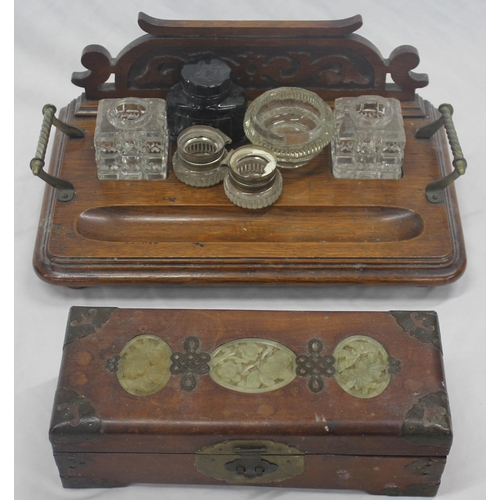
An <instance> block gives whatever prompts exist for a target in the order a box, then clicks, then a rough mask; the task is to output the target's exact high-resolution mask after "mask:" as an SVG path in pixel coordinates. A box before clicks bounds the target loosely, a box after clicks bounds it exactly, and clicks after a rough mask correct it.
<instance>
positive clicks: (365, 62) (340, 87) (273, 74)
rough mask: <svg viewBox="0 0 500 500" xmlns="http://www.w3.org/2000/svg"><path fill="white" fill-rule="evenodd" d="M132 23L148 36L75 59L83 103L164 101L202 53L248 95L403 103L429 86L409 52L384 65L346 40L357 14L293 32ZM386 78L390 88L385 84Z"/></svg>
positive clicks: (261, 26) (281, 26)
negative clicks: (289, 90) (299, 90)
mask: <svg viewBox="0 0 500 500" xmlns="http://www.w3.org/2000/svg"><path fill="white" fill-rule="evenodd" d="M141 16H142V17H141ZM141 21H143V22H142V23H141ZM139 24H140V25H141V27H142V28H143V29H145V30H146V31H147V32H149V33H153V34H149V35H146V36H143V37H141V38H138V39H137V40H136V41H134V42H132V43H131V44H129V45H128V46H127V47H125V49H123V50H122V51H121V53H120V54H119V56H118V57H117V58H116V59H113V58H112V57H111V55H110V54H109V52H108V51H107V50H106V49H105V48H104V47H101V46H100V45H89V46H88V47H86V48H85V49H84V51H83V54H82V59H81V61H82V64H83V66H84V67H85V68H87V71H83V72H77V73H74V74H73V77H72V81H73V83H74V84H75V85H77V86H80V87H83V88H85V93H86V97H87V99H102V98H116V97H127V96H135V97H150V98H152V97H165V95H166V92H167V91H168V89H169V88H170V87H171V86H172V85H174V84H175V83H177V82H178V81H179V79H180V70H181V68H182V65H183V64H184V62H186V61H187V60H188V59H191V58H193V57H199V56H204V55H210V56H215V57H219V58H221V59H223V60H224V61H226V62H227V63H228V64H229V65H230V66H231V68H232V71H233V78H234V79H235V81H236V82H237V83H239V84H240V85H242V86H243V87H244V88H245V89H246V90H247V91H249V93H250V94H252V93H253V94H252V95H250V97H255V96H256V95H258V94H260V93H262V92H263V91H265V90H268V89H270V88H275V87H279V86H287V85H288V86H298V87H304V88H309V89H311V90H314V91H316V92H318V93H320V95H322V97H323V98H327V99H333V98H335V97H336V96H340V95H342V93H344V95H345V91H346V90H348V91H349V92H350V95H356V92H357V94H358V95H361V94H365V93H377V94H380V95H385V96H387V97H397V98H400V99H402V100H410V99H413V97H414V92H415V89H417V88H420V87H424V86H425V85H427V83H428V79H427V75H423V74H416V73H413V72H412V71H411V70H412V69H414V68H415V67H416V66H417V65H418V63H419V57H418V52H417V51H416V49H414V48H413V47H411V46H407V45H403V46H400V47H398V48H397V49H395V50H394V51H393V52H392V54H391V56H390V57H389V59H384V58H382V56H381V55H380V53H379V52H378V50H377V49H376V48H375V47H374V46H373V45H372V44H371V43H370V42H368V41H367V40H366V39H364V38H362V37H360V36H358V35H355V34H352V32H353V31H355V30H357V29H358V28H359V27H360V26H361V18H359V16H356V20H355V22H354V21H353V22H352V24H351V25H349V26H347V27H346V26H345V23H344V24H342V22H339V24H338V25H336V24H335V22H330V25H329V26H328V27H325V26H324V23H319V22H318V23H314V22H310V23H299V24H300V26H297V25H296V24H293V23H288V24H287V23H273V22H271V21H270V22H267V23H266V22H259V23H255V24H253V23H245V22H240V23H238V22H235V23H231V24H226V23H221V22H217V21H211V22H208V21H207V22H205V23H194V22H193V23H186V22H176V21H160V20H154V19H153V18H148V23H146V24H145V23H144V15H140V17H139ZM273 28H276V29H273ZM347 28H349V29H347ZM214 30H215V31H216V32H217V36H213V33H212V31H214ZM113 74H114V75H115V77H114V82H111V81H109V80H110V79H111V77H112V75H113ZM387 74H390V75H391V76H392V80H393V82H394V83H392V84H388V83H386V75H387Z"/></svg>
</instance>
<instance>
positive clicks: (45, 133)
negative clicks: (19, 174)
mask: <svg viewBox="0 0 500 500" xmlns="http://www.w3.org/2000/svg"><path fill="white" fill-rule="evenodd" d="M56 111H57V109H56V107H55V106H54V105H53V104H46V105H45V106H44V107H43V109H42V113H43V121H42V128H41V130H40V138H39V139H38V146H37V148H36V153H35V154H36V156H35V157H34V158H33V159H32V160H31V161H30V168H31V171H32V172H33V175H36V176H37V177H40V179H42V180H43V181H45V182H46V183H47V184H49V185H51V186H52V187H54V188H56V189H57V199H58V200H59V201H63V202H66V201H71V200H72V199H73V196H74V195H75V189H74V187H73V184H71V182H69V181H66V180H64V179H60V178H58V177H54V176H52V175H50V174H48V173H47V172H45V170H44V169H43V167H44V166H45V154H46V152H47V145H48V142H49V137H50V130H51V128H52V125H54V127H56V128H57V129H59V130H60V131H61V132H63V133H64V134H66V135H67V136H68V137H71V138H82V137H84V136H85V131H84V130H83V129H81V128H80V127H74V126H72V125H68V124H67V123H64V122H62V121H60V120H59V119H58V118H56V116H55V113H56Z"/></svg>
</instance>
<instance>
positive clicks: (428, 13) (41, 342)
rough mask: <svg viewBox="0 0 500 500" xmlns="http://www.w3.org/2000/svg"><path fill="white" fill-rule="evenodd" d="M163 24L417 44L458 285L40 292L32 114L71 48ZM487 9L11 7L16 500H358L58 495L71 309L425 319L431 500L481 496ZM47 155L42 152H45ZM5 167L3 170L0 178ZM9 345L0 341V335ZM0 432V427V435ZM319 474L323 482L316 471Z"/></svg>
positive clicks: (60, 75) (49, 0) (404, 2)
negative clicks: (303, 29)
mask: <svg viewBox="0 0 500 500" xmlns="http://www.w3.org/2000/svg"><path fill="white" fill-rule="evenodd" d="M140 11H144V12H146V13H147V14H149V15H152V16H154V17H158V18H163V19H196V20H205V19H225V20H233V19H241V20H259V19H263V20H281V19H287V20H331V19H342V18H346V17H349V16H352V15H354V14H361V15H362V16H363V20H364V25H363V27H362V28H361V29H360V30H359V32H358V33H359V34H360V35H362V36H364V37H366V38H367V39H368V40H370V41H371V42H373V43H374V45H375V46H377V47H378V48H379V50H380V51H381V53H382V55H383V56H384V57H389V55H390V53H391V51H392V50H393V49H394V48H395V47H397V46H399V45H403V44H409V45H413V46H415V47H416V48H417V49H418V51H419V53H420V59H421V62H420V65H419V66H418V68H417V69H416V70H415V71H418V72H422V73H427V74H428V75H429V79H430V84H429V86H428V87H426V88H424V89H421V90H420V91H419V94H420V95H421V96H423V97H424V98H425V99H428V100H429V101H430V102H432V103H433V104H434V105H436V106H437V105H439V104H441V103H443V102H450V103H451V104H452V105H453V106H454V108H455V115H454V120H455V124H456V128H457V130H458V135H459V138H460V142H461V144H462V148H463V151H464V154H465V156H466V158H467V160H468V162H469V170H468V172H467V174H466V175H465V176H464V177H462V178H460V179H459V180H458V181H457V184H456V188H457V193H458V201H459V206H460V211H461V217H462V223H463V230H464V234H465V240H466V247H467V254H468V267H467V271H466V273H465V275H464V276H463V277H462V278H461V279H460V280H458V281H457V282H456V283H454V284H451V285H448V286H445V287H437V288H410V287H394V288H391V287H386V288H376V287H354V286H348V287H320V288H305V287H289V288H278V287H271V288H258V287H240V288H230V287H222V288H209V287H195V288H186V287H143V288H134V287H123V288H111V287H105V288H87V289H81V290H72V289H68V288H59V287H55V286H53V285H49V284H46V283H44V282H42V281H41V280H40V279H39V278H38V277H37V276H36V275H35V273H34V271H33V269H32V264H31V261H32V254H33V247H34V241H35V235H36V231H37V225H38V217H39V213H40V207H41V202H42V196H43V191H44V184H43V182H42V181H41V180H39V179H37V178H35V177H33V176H32V174H31V172H30V170H29V161H30V159H31V158H32V157H33V156H34V153H35V149H36V144H37V141H38V135H39V131H40V125H41V117H42V115H41V108H42V106H43V105H44V104H46V103H48V102H51V103H53V104H55V105H56V106H57V107H58V108H62V107H64V106H65V105H66V104H68V103H69V102H70V101H71V100H72V99H74V98H75V97H77V96H78V95H79V94H80V93H81V89H80V88H78V87H75V86H74V85H73V84H72V83H71V81H70V78H71V74H72V72H73V71H81V70H83V69H84V68H83V67H82V66H81V63H80V56H81V52H82V49H83V48H84V47H85V46H87V45H90V44H100V45H103V46H104V47H106V48H107V49H108V50H109V52H110V53H111V55H112V56H116V55H117V54H118V53H119V51H120V50H121V49H122V48H123V47H124V46H125V45H127V44H128V43H129V42H131V41H133V40H135V39H136V38H138V37H139V36H141V35H142V34H143V33H142V31H141V30H140V28H139V27H138V25H137V14H138V13H139V12H140ZM484 138H485V6H484V3H483V1H474V2H471V1H468V0H440V1H435V0H420V1H419V2H415V1H413V0H392V1H391V0H381V1H377V2H375V1H369V0H362V1H346V0H337V1H329V0H286V1H277V0H275V1H270V0H252V1H239V2H236V1H231V0H211V1H206V0H183V1H181V2H173V1H163V2H160V1H147V0H144V1H141V2H139V1H133V0H108V1H106V2H100V1H96V0H88V1H81V0H80V1H77V0H75V1H72V2H69V1H67V0H45V1H43V2H40V1H39V0H17V1H16V2H15V153H14V178H15V258H14V262H15V410H16V416H15V439H16V445H15V447H16V458H15V472H16V475H15V484H16V497H17V498H18V499H19V500H27V499H37V500H46V499H57V498H74V499H86V498H97V497H99V498H103V499H104V498H105V499H106V500H108V499H114V498H120V499H122V500H125V499H137V498H148V499H150V500H154V499H164V498H167V497H168V498H170V499H179V500H181V499H190V500H192V499H197V498H200V499H201V498H203V499H205V500H208V499H215V498H217V499H219V500H223V499H233V498H235V496H237V497H238V498H242V499H253V498H274V497H276V496H280V497H281V498H286V499H290V500H295V499H299V498H303V495H304V494H305V493H306V494H307V496H308V498H311V499H317V500H320V499H321V500H322V499H327V498H328V499H337V498H338V499H340V498H350V499H353V500H355V499H358V498H359V499H361V498H367V496H366V494H364V493H361V492H342V491H338V492H334V493H332V492H327V491H312V490H310V491H307V492H302V491H300V490H288V489H271V488H254V487H249V488H245V487H200V486H181V487H179V486H158V485H134V486H130V487H127V488H120V489H115V490H63V489H62V487H61V484H60V481H59V477H58V473H57V469H56V466H55V463H54V460H53V458H52V454H51V448H50V444H49V441H48V437H47V432H48V426H49V418H50V412H51V407H52V401H53V395H54V391H55V388H56V381H57V376H58V371H59V365H60V360H61V350H62V340H63V335H64V331H65V326H66V318H67V313H68V309H69V307H70V306H72V305H94V306H118V307H155V308H230V309H242V308H244V309H285V310H287V309H288V310H303V309H305V310H328V311H340V310H349V311H352V310H389V309H417V310H418V309H420V310H425V309H434V310H436V311H437V312H438V314H439V317H440V324H441V330H442V340H443V345H444V353H445V368H446V374H447V382H448V390H449V396H450V402H451V409H452V417H453V425H454V432H455V441H454V444H453V447H452V450H451V454H450V456H449V461H448V465H447V467H446V469H445V472H444V475H443V480H442V486H441V489H440V492H439V496H440V497H441V498H446V499H449V500H470V499H472V498H474V499H480V498H484V496H485V473H484V470H485V274H486V273H485V218H486V217H485V178H486V173H485V172H486V165H485V164H486V160H485V157H486V155H485V139H484ZM49 150H50V147H49ZM9 167H10V165H4V168H7V169H8V168H9ZM4 333H5V335H10V332H9V331H6V332H4ZM5 432H7V433H8V432H9V430H8V429H5V428H4V433H5ZM324 472H325V474H329V471H324Z"/></svg>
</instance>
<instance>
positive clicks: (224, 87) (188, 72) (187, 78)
mask: <svg viewBox="0 0 500 500" xmlns="http://www.w3.org/2000/svg"><path fill="white" fill-rule="evenodd" d="M230 77H231V68H230V67H229V66H228V65H227V64H226V63H225V62H224V61H221V60H220V59H196V60H192V61H188V62H187V63H186V64H184V66H183V68H182V71H181V81H182V86H183V87H184V89H185V90H186V91H187V92H188V93H190V94H192V95H195V96H197V97H207V98H217V97H223V96H225V95H226V94H228V93H229V90H230V88H231V78H230Z"/></svg>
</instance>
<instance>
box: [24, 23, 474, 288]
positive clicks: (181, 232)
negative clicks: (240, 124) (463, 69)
mask: <svg viewBox="0 0 500 500" xmlns="http://www.w3.org/2000/svg"><path fill="white" fill-rule="evenodd" d="M139 24H140V26H141V27H142V28H143V29H144V30H145V31H146V32H147V33H148V34H147V35H145V36H143V37H141V38H139V39H137V40H136V41H135V42H133V43H131V44H129V45H128V46H127V47H125V49H123V51H122V52H121V53H120V54H119V55H118V57H117V58H115V59H113V58H112V57H111V56H110V54H109V53H108V52H107V51H106V49H104V48H103V47H100V46H96V45H92V46H89V47H87V48H86V49H85V50H84V52H83V55H82V64H83V65H84V66H85V67H86V68H88V71H85V72H82V73H75V74H74V75H73V83H75V84H76V85H78V86H81V87H84V88H85V93H84V94H83V95H82V96H81V97H79V98H78V99H76V100H75V101H73V102H71V103H70V104H69V105H68V106H67V107H65V108H64V109H62V110H61V112H60V114H59V119H60V120H61V121H62V122H65V123H67V124H69V125H73V126H77V127H80V128H81V129H83V130H84V131H85V134H84V137H83V138H69V137H67V136H66V135H65V134H63V133H62V132H60V131H59V130H58V131H56V133H55V138H54V144H53V150H52V157H51V163H50V167H49V172H50V173H51V174H52V175H53V176H55V177H57V178H61V179H65V180H67V181H69V182H70V183H71V184H72V185H73V186H74V196H73V198H72V199H71V201H69V202H68V201H60V200H59V199H58V192H57V190H56V189H54V188H53V187H51V186H47V188H46V193H45V198H44V201H43V207H42V212H41V219H40V226H39V232H38V237H37V242H36V248H35V255H34V266H35V269H36V271H37V273H38V274H39V276H40V277H41V278H42V279H44V280H46V281H48V282H50V283H53V284H59V285H67V286H71V287H82V286H93V285H126V284H134V285H146V284H172V283H184V284H342V283H350V284H370V285H378V284H406V285H441V284H447V283H449V282H452V281H454V280H455V279H457V278H458V277H459V276H460V275H461V274H462V273H463V271H464V269H465V250H464V243H463V236H462V230H461V225H460V218H459V213H458V206H457V201H456V196H455V190H454V187H453V185H450V186H448V187H447V188H446V189H444V190H443V191H442V196H443V199H442V201H441V202H439V203H432V202H431V201H429V200H428V199H427V197H426V187H427V186H428V185H429V184H430V183H431V182H433V181H436V180H438V179H440V178H443V177H445V176H446V175H448V174H450V172H451V162H450V157H449V153H448V149H449V146H448V141H447V138H446V134H445V130H444V128H441V129H439V130H438V131H437V132H436V133H435V134H433V135H432V136H431V137H430V138H424V139H417V138H416V137H415V133H416V131H417V130H418V129H420V128H421V127H423V126H425V125H428V124H430V123H432V122H434V121H436V120H437V119H438V118H440V117H441V114H440V112H439V111H437V110H436V109H435V108H434V107H433V106H432V105H431V104H430V103H428V102H426V101H423V100H422V99H421V98H420V97H419V96H417V95H416V94H415V89H416V88H420V87H423V86H425V85H427V83H428V80H427V76H426V75H423V74H416V73H413V72H412V71H411V69H413V68H415V67H416V66H417V65H418V62H419V58H418V53H417V51H416V50H415V49H414V48H412V47H409V46H401V47H398V48H397V49H395V50H394V51H393V52H392V54H391V56H390V58H389V59H384V58H382V56H381V55H380V53H379V52H378V51H377V49H376V48H375V47H374V46H373V45H372V44H371V43H369V42H368V41H367V40H365V39H363V38H362V37H360V36H358V35H355V34H352V33H353V31H355V30H357V29H358V28H359V27H360V26H361V18H360V17H359V16H355V17H353V18H351V19H348V20H344V21H334V22H185V21H161V20H157V19H152V18H149V17H148V16H146V15H144V14H140V15H139ZM201 54H207V55H208V54H211V55H215V56H217V57H220V58H222V59H224V60H225V61H226V62H228V63H229V64H230V66H231V68H232V74H233V78H234V79H235V81H236V82H237V83H238V84H240V85H241V86H243V87H244V88H245V89H246V91H247V94H248V97H249V99H250V100H251V99H253V98H255V97H256V96H258V95H260V94H261V93H263V92H264V91H266V90H268V89H270V88H273V87H280V86H286V85H292V86H297V87H303V88H308V89H310V90H312V91H314V92H316V93H317V94H319V95H320V96H321V97H322V98H323V99H324V100H326V101H327V102H328V103H329V104H330V105H332V106H333V104H334V101H335V99H336V98H337V97H345V96H357V95H367V94H376V95H382V96H385V97H396V98H398V99H399V100H400V101H401V104H402V111H403V118H404V126H405V131H406V140H407V142H406V148H405V158H404V163H403V177H402V178H401V179H399V180H350V179H335V178H333V176H332V173H331V160H330V151H329V148H328V147H327V148H325V149H324V150H323V151H322V152H321V153H320V155H319V156H317V157H316V158H315V159H314V160H312V161H311V162H310V163H309V164H307V165H306V166H304V167H302V168H299V169H282V175H283V181H284V188H283V193H282V195H281V197H280V198H279V200H278V201H277V202H276V203H275V204H274V205H273V206H271V207H268V208H265V209H261V210H253V211H252V210H245V209H241V208H239V207H236V206H235V205H233V204H232V203H231V202H230V201H229V200H228V199H227V198H226V196H225V194H224V190H223V189H222V187H221V186H220V185H218V186H214V187H210V188H193V187H190V186H187V185H185V184H182V183H181V182H179V181H178V180H177V179H176V177H175V175H174V173H173V172H172V168H171V156H172V153H173V151H174V150H175V144H174V143H172V144H171V145H170V158H169V176H168V178H167V179H166V180H164V181H99V180H98V179H97V174H96V172H97V168H96V163H95V156H94V155H95V150H94V146H93V139H94V137H93V136H94V130H95V124H96V114H97V104H98V100H99V99H102V98H117V97H129V96H135V97H161V98H165V97H166V94H167V92H168V88H169V87H171V86H172V85H173V84H175V83H176V82H177V81H178V80H179V74H180V69H181V67H182V64H183V63H184V62H185V61H186V60H187V59H189V58H191V57H193V56H195V55H201ZM113 73H114V76H115V81H114V83H105V82H106V81H107V80H108V79H109V77H110V76H111V74H113ZM387 75H391V77H392V80H393V82H394V83H386V77H387ZM450 142H451V141H450ZM59 194H60V193H59Z"/></svg>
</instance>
